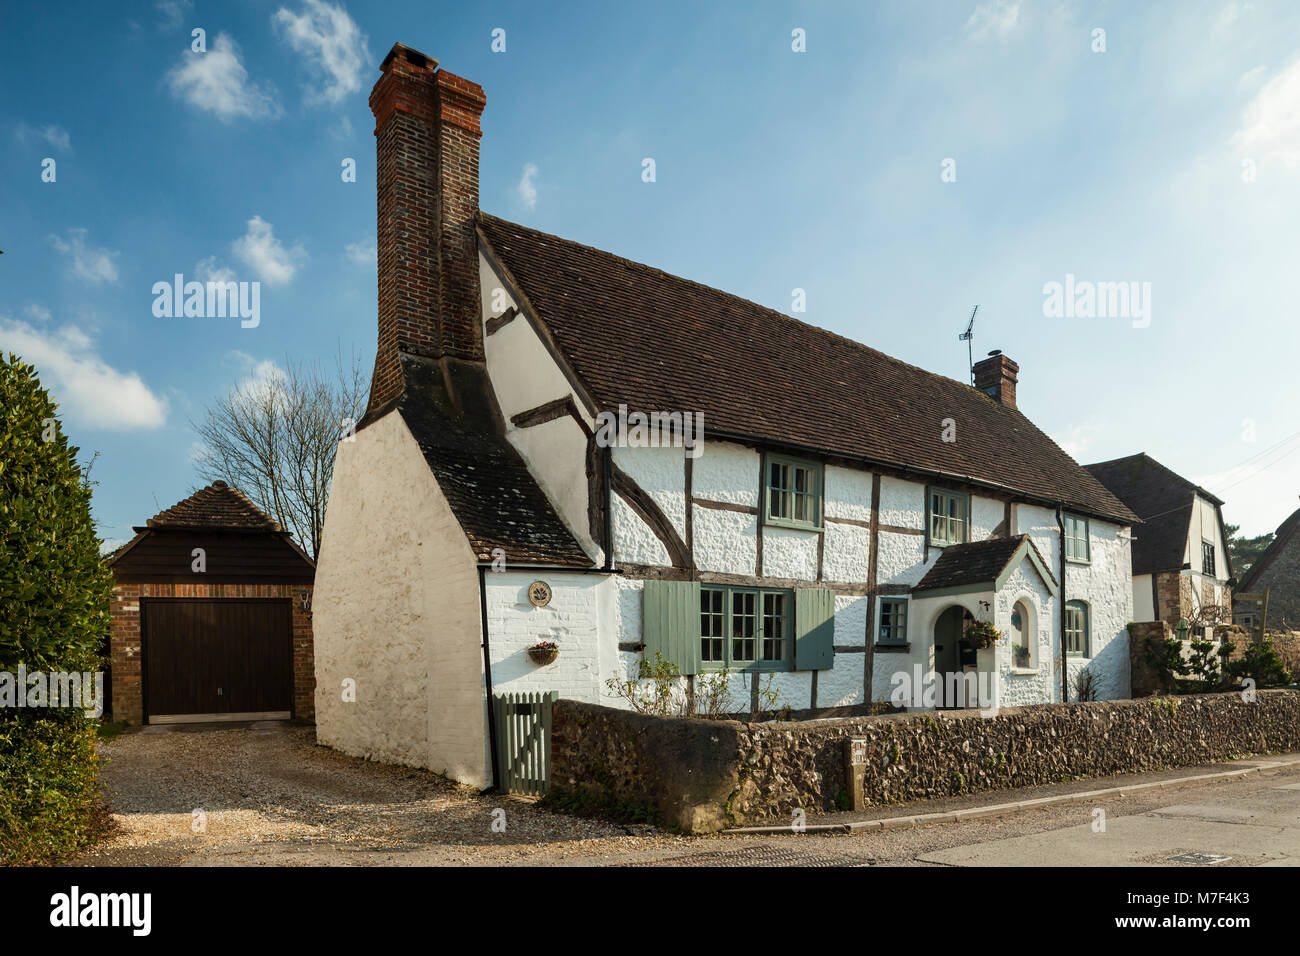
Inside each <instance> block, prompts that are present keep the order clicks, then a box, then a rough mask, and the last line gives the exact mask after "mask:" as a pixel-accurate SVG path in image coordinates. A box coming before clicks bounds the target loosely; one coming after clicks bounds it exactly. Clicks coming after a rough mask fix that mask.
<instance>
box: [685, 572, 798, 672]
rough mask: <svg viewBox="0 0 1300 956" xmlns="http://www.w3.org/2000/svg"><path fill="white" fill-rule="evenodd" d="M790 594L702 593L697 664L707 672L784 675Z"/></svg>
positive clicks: (788, 651)
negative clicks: (725, 670) (776, 672)
mask: <svg viewBox="0 0 1300 956" xmlns="http://www.w3.org/2000/svg"><path fill="white" fill-rule="evenodd" d="M793 603H794V602H793V600H792V597H791V593H790V592H789V591H766V590H758V589H751V588H714V587H706V588H701V589H700V661H701V662H702V663H703V664H704V665H705V667H706V668H709V667H713V668H721V667H724V666H725V667H728V668H731V669H733V670H788V669H789V666H790V661H791V659H792V653H791V651H792V648H793V643H794V642H793V639H792V634H793V630H792V629H793V620H792V616H793V615H792V605H793Z"/></svg>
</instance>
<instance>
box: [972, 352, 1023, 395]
mask: <svg viewBox="0 0 1300 956" xmlns="http://www.w3.org/2000/svg"><path fill="white" fill-rule="evenodd" d="M1019 374H1020V366H1019V365H1017V364H1016V363H1015V362H1013V361H1011V359H1009V358H1007V357H1006V356H1005V355H1003V354H1002V352H1001V350H999V349H994V350H993V351H992V352H990V353H989V357H988V358H986V359H980V360H979V361H978V362H976V363H975V387H976V388H977V389H979V390H980V391H981V392H983V393H984V394H985V395H987V396H989V397H990V398H991V399H993V400H994V401H995V402H1000V403H1001V404H1003V405H1005V406H1007V408H1015V407H1016V382H1017V381H1018V376H1019Z"/></svg>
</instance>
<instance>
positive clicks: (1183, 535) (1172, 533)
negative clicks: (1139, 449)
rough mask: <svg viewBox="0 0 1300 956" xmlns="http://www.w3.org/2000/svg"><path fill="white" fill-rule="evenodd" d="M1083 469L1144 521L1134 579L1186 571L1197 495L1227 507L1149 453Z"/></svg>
mask: <svg viewBox="0 0 1300 956" xmlns="http://www.w3.org/2000/svg"><path fill="white" fill-rule="evenodd" d="M1084 467H1085V468H1087V469H1088V471H1090V472H1091V473H1092V474H1093V476H1094V477H1095V478H1096V479H1097V480H1098V481H1100V482H1101V483H1102V484H1103V485H1105V486H1106V487H1107V488H1109V489H1110V491H1111V493H1112V494H1113V495H1115V497H1117V498H1119V499H1120V501H1122V502H1124V503H1125V504H1126V505H1128V506H1129V507H1130V508H1131V509H1132V510H1133V511H1135V512H1137V516H1138V517H1139V518H1141V519H1142V524H1141V525H1139V526H1138V527H1137V528H1135V529H1134V531H1133V573H1134V574H1153V573H1155V572H1157V571H1176V570H1178V569H1179V568H1181V567H1182V566H1183V564H1184V563H1185V555H1186V549H1187V533H1188V529H1190V527H1191V523H1192V505H1193V503H1194V500H1195V496H1196V495H1197V494H1198V493H1199V494H1201V495H1202V496H1204V497H1205V498H1206V499H1208V500H1209V501H1212V502H1213V503H1214V504H1215V505H1220V504H1222V502H1221V501H1220V500H1219V499H1218V498H1216V497H1215V496H1214V495H1212V494H1210V493H1209V492H1208V491H1206V490H1204V489H1203V488H1199V487H1197V485H1195V484H1193V483H1192V482H1190V481H1188V480H1187V479H1186V478H1184V477H1182V476H1181V475H1179V474H1177V473H1175V472H1173V471H1170V470H1169V469H1168V468H1166V467H1165V466H1164V465H1162V464H1160V462H1158V461H1156V460H1155V459H1154V458H1152V457H1151V456H1149V455H1147V454H1145V453H1140V454H1137V455H1129V456H1128V457H1127V458H1116V459H1114V460H1113V461H1102V462H1097V463H1096V464H1092V465H1085V466H1084Z"/></svg>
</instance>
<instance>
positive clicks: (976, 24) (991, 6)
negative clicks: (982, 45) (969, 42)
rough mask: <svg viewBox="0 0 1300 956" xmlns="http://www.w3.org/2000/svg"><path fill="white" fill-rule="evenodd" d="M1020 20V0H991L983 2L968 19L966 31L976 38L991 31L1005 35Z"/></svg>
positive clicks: (998, 34)
mask: <svg viewBox="0 0 1300 956" xmlns="http://www.w3.org/2000/svg"><path fill="white" fill-rule="evenodd" d="M1019 22H1020V0H990V2H988V3H981V4H979V5H978V6H977V7H976V8H975V12H974V13H972V14H971V15H970V19H969V20H967V21H966V31H967V32H968V33H970V35H971V36H972V37H974V38H975V39H977V40H978V39H981V38H983V37H986V36H988V35H989V34H990V33H992V34H995V35H996V36H999V37H1005V36H1006V35H1007V34H1008V33H1010V32H1011V31H1012V30H1014V29H1015V28H1016V25H1017V24H1019Z"/></svg>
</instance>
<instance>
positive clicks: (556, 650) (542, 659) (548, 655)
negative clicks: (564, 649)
mask: <svg viewBox="0 0 1300 956" xmlns="http://www.w3.org/2000/svg"><path fill="white" fill-rule="evenodd" d="M528 656H529V657H531V658H532V659H533V663H535V664H541V665H543V666H544V665H546V664H550V663H551V662H552V661H554V660H555V659H556V658H557V657H559V656H560V645H559V644H556V643H555V642H554V641H539V642H538V643H536V644H534V645H533V646H532V647H530V648H528Z"/></svg>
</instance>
